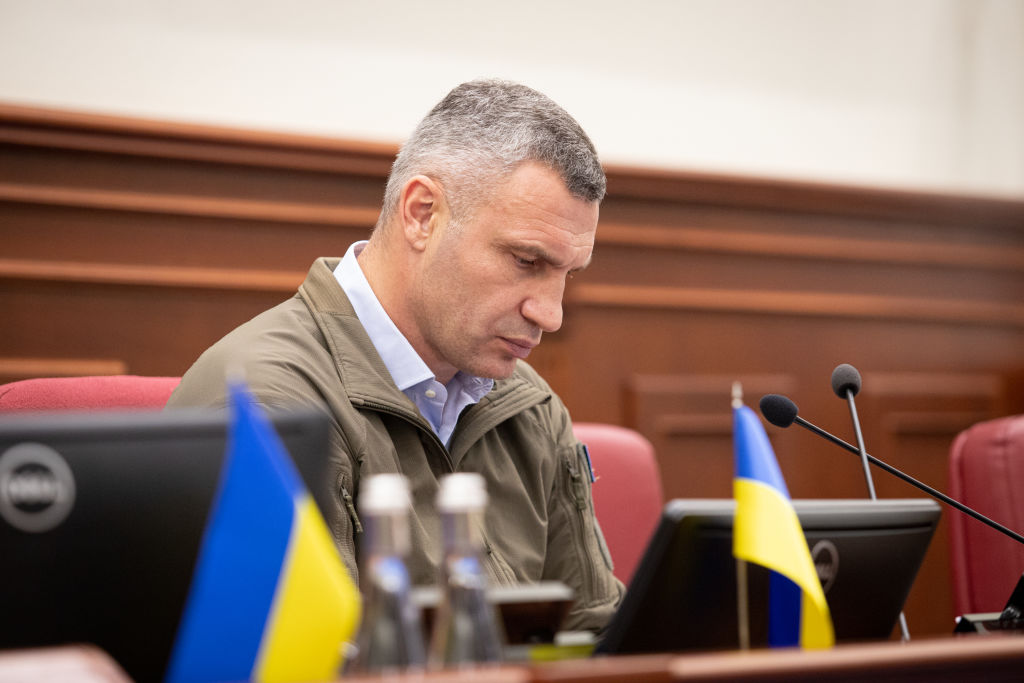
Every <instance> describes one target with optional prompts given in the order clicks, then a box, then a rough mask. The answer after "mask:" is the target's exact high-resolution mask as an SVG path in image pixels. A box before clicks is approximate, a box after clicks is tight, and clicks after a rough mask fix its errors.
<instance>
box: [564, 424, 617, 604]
mask: <svg viewBox="0 0 1024 683" xmlns="http://www.w3.org/2000/svg"><path fill="white" fill-rule="evenodd" d="M584 449H585V447H584V446H583V444H577V446H576V448H575V449H573V450H572V451H569V452H567V453H566V455H565V458H564V463H565V472H566V475H567V476H566V478H565V481H566V487H567V491H566V493H567V494H568V496H567V498H568V502H569V504H570V506H571V507H572V511H571V514H570V518H571V519H572V523H573V524H574V526H575V528H574V530H573V531H574V533H573V537H574V544H575V545H576V548H577V553H578V555H579V561H580V570H581V572H582V577H583V584H584V592H585V594H586V596H587V598H589V599H595V598H598V597H599V596H603V595H605V594H606V593H607V592H608V591H609V590H610V585H609V582H610V579H609V577H610V576H611V571H612V558H611V555H610V553H609V552H608V546H607V544H606V543H605V540H604V535H603V534H602V533H601V528H600V526H599V525H598V523H597V517H596V516H595V514H594V501H593V497H592V495H591V491H590V484H591V478H590V471H591V470H590V461H589V458H588V457H587V454H586V452H585V450H584ZM597 557H600V558H601V560H600V561H597Z"/></svg>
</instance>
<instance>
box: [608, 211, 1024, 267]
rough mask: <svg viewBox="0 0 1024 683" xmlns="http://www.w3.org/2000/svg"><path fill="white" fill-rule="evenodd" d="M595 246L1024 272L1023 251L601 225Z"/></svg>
mask: <svg viewBox="0 0 1024 683" xmlns="http://www.w3.org/2000/svg"><path fill="white" fill-rule="evenodd" d="M597 242H598V245H603V244H607V245H615V246H626V247H650V248H655V249H677V250H686V251H701V252H710V253H723V254H738V255H745V256H775V257H786V258H798V259H813V260H819V261H820V260H829V261H849V262H863V263H877V264H884V265H909V266H942V267H951V268H973V269H980V270H1008V271H1011V272H1015V273H1019V272H1022V271H1024V249H1020V248H1017V247H1006V246H998V247H995V246H980V245H974V244H958V245H952V244H949V243H945V244H922V243H921V242H920V241H914V242H911V241H893V240H874V239H855V238H847V237H831V236H810V235H791V234H790V235H785V234H776V235H773V234H766V233H763V232H733V231H729V232H725V231H722V230H712V229H703V228H691V227H684V228H679V227H672V228H666V227H654V226H634V225H622V224H616V223H610V224H609V223H601V224H600V225H599V227H598V230H597Z"/></svg>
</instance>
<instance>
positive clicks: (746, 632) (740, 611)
mask: <svg viewBox="0 0 1024 683" xmlns="http://www.w3.org/2000/svg"><path fill="white" fill-rule="evenodd" d="M742 405H743V386H742V385H741V384H740V383H739V382H733V383H732V408H733V410H736V409H738V408H739V407H740V406H742ZM747 586H748V583H747V562H746V560H740V559H737V560H736V625H737V629H738V631H739V641H740V649H741V650H749V649H750V595H749V593H748V591H747Z"/></svg>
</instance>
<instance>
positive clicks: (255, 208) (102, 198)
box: [0, 183, 378, 228]
mask: <svg viewBox="0 0 1024 683" xmlns="http://www.w3.org/2000/svg"><path fill="white" fill-rule="evenodd" d="M0 202H17V203H21V204H36V205H42V206H60V207H72V208H78V209H95V210H103V211H132V212H139V213H150V214H160V215H168V216H192V217H199V218H225V219H240V220H247V221H267V222H274V223H301V224H304V225H323V226H331V227H353V228H370V227H371V226H373V225H374V224H375V223H376V222H377V214H378V211H377V210H376V209H360V208H352V207H344V206H316V205H312V204H298V203H289V202H267V201H255V200H248V199H224V198H210V197H196V196H184V195H172V194H162V193H161V194H156V193H142V192H116V191H109V190H78V189H73V188H66V187H61V188H53V187H41V186H33V185H21V184H16V183H0Z"/></svg>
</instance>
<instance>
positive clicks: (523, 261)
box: [515, 256, 537, 268]
mask: <svg viewBox="0 0 1024 683" xmlns="http://www.w3.org/2000/svg"><path fill="white" fill-rule="evenodd" d="M515 260H516V265H517V266H522V267H523V268H530V267H532V266H535V265H537V259H530V258H523V257H522V256H516V257H515Z"/></svg>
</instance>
